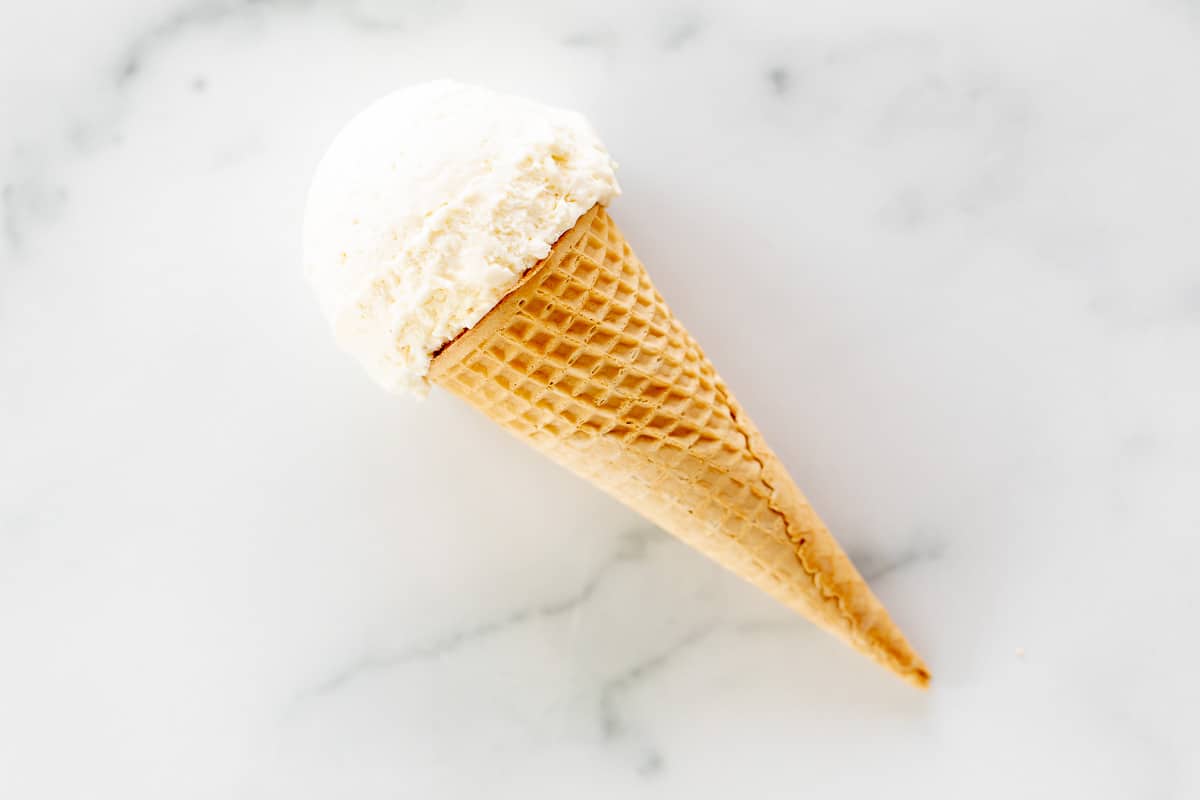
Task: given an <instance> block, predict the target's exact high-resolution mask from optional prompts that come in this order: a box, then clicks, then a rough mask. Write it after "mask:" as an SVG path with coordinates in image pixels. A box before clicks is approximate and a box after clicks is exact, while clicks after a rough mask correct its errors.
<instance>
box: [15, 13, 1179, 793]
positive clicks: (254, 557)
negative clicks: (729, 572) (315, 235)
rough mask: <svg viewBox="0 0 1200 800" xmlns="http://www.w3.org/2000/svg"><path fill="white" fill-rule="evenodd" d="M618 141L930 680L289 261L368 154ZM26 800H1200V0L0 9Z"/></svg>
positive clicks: (18, 683) (622, 204)
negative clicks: (548, 132) (510, 104)
mask: <svg viewBox="0 0 1200 800" xmlns="http://www.w3.org/2000/svg"><path fill="white" fill-rule="evenodd" d="M439 76H453V77H457V78H459V79H461V80H466V81H472V82H480V83H485V84H488V85H491V86H494V87H496V88H499V89H503V90H508V91H513V92H518V93H522V94H526V95H529V96H533V97H537V98H539V99H542V100H545V101H549V102H556V103H561V104H565V105H570V106H573V107H576V108H579V109H580V110H583V111H584V112H586V113H587V114H588V115H589V116H591V117H592V119H593V120H594V121H595V122H596V125H597V127H598V128H599V130H600V132H601V134H602V135H603V136H604V137H605V139H606V141H607V142H608V143H609V145H610V147H611V149H612V151H613V152H614V153H615V154H616V156H617V158H618V160H619V161H620V162H621V179H622V182H623V184H624V188H625V196H624V197H623V198H622V199H621V200H620V201H619V202H618V203H617V205H616V206H615V208H614V215H615V216H616V217H617V218H618V220H619V221H620V222H621V223H622V226H623V228H624V229H625V231H626V233H627V234H628V236H629V237H630V239H631V241H632V242H633V243H634V245H635V246H636V247H637V248H638V250H639V252H640V254H641V255H642V257H643V260H645V261H646V262H647V264H648V265H649V267H650V269H651V271H652V273H653V274H654V275H655V276H656V280H657V281H658V284H659V287H660V289H661V290H662V292H663V293H664V295H665V296H666V297H667V298H668V299H669V300H670V301H671V302H672V304H673V306H674V307H675V309H676V311H677V313H678V314H679V315H680V317H681V318H683V319H684V320H685V322H687V323H688V325H689V327H691V329H692V330H693V332H694V333H695V334H696V336H697V338H698V339H700V340H701V342H702V343H704V345H705V346H706V348H707V350H708V351H709V354H710V355H711V356H712V358H713V360H714V362H715V363H716V364H717V365H718V366H719V367H720V368H721V370H722V372H723V373H724V375H725V377H726V378H727V380H728V382H729V383H730V384H731V385H732V386H733V387H734V389H735V391H737V392H738V394H739V396H740V397H741V399H742V400H743V402H744V404H745V405H746V406H747V407H748V409H749V410H750V412H751V413H752V414H753V415H754V416H755V417H756V419H757V421H758V422H759V424H760V427H761V428H762V429H763V430H764V432H765V433H766V434H767V436H768V439H770V440H771V441H772V442H773V444H774V446H775V449H776V450H777V451H778V452H779V453H780V454H781V456H782V457H783V458H784V460H785V461H786V462H787V463H788V464H789V465H790V466H791V468H792V470H793V473H794V474H795V475H796V476H797V479H798V481H799V482H800V483H801V485H802V486H804V487H805V489H806V490H807V492H808V493H809V495H810V497H811V499H812V500H813V502H814V505H816V507H817V508H818V509H819V510H820V511H821V512H822V513H823V515H824V516H825V517H826V518H827V520H828V521H829V523H830V524H831V527H833V528H834V530H835V531H836V532H837V534H838V535H839V537H840V538H841V540H842V541H843V543H844V544H845V545H846V547H847V549H849V550H850V551H851V553H852V554H853V555H854V556H855V557H856V559H857V560H858V561H859V563H860V565H861V566H862V568H863V570H864V572H866V573H867V574H868V575H869V576H870V577H871V578H872V580H873V585H874V586H875V588H876V589H877V591H878V593H879V594H880V595H881V596H882V597H883V598H884V600H885V601H886V602H887V603H888V605H889V607H890V608H891V609H892V611H893V613H894V615H895V616H896V618H897V619H898V620H899V621H900V623H901V624H902V626H903V627H904V628H905V630H906V632H907V633H908V634H909V636H910V638H911V639H912V640H913V642H914V643H915V644H916V645H917V646H918V647H919V648H920V649H921V650H922V652H923V653H924V655H925V656H926V657H927V659H928V661H929V663H930V664H931V666H932V668H933V670H934V674H935V688H934V689H933V690H932V691H931V692H930V693H928V694H927V695H920V694H918V693H917V692H915V691H913V690H911V689H909V688H908V687H907V686H905V685H903V684H901V683H900V682H899V681H896V680H894V679H892V678H890V677H889V676H888V675H887V674H885V673H883V672H882V671H880V670H878V669H877V668H876V667H874V666H873V665H871V664H870V663H868V662H867V661H866V660H864V659H861V658H859V657H857V656H856V655H855V654H853V653H851V652H849V651H848V650H846V649H845V648H843V647H842V646H841V645H839V644H838V643H837V642H835V641H833V640H831V639H829V638H828V637H825V636H823V635H821V634H819V633H818V632H817V631H816V630H815V629H813V628H812V627H811V626H809V625H807V624H806V623H804V622H803V621H800V620H796V619H793V618H791V617H789V615H788V614H787V613H786V612H783V611H781V610H780V609H778V608H776V607H774V606H773V605H772V604H771V603H770V602H769V601H768V600H766V599H765V598H763V597H761V596H759V595H758V594H757V593H755V591H753V590H752V589H750V588H748V587H745V586H743V585H740V584H739V583H738V582H737V581H736V580H734V579H732V578H730V577H728V576H726V575H725V574H723V573H721V572H720V571H719V570H718V569H716V568H715V567H713V566H710V565H709V564H707V563H705V562H704V561H702V560H701V559H700V558H699V557H698V556H696V555H694V554H693V553H691V552H690V551H688V550H687V549H685V548H684V547H682V546H681V545H679V544H677V543H675V542H674V541H673V540H670V539H668V538H667V537H666V536H665V535H664V534H662V533H661V532H658V531H656V530H654V529H652V528H651V527H650V526H648V525H647V524H645V523H643V522H641V521H640V520H639V519H637V518H636V517H634V516H633V515H632V514H631V513H629V512H627V511H625V510H624V509H622V508H620V507H618V506H617V505H616V504H615V503H613V502H611V501H609V500H607V499H606V498H605V497H603V496H601V495H599V494H598V493H597V492H595V491H593V490H592V489H590V488H589V487H588V486H586V485H582V484H580V483H578V482H577V481H575V480H574V479H573V478H571V477H570V476H568V475H566V474H565V473H561V472H560V471H558V470H557V469H556V468H555V467H553V466H551V465H550V464H548V463H545V462H543V461H541V460H540V459H539V458H538V457H537V456H535V455H534V454H532V453H529V452H526V451H525V450H523V449H522V448H521V447H520V445H519V444H517V443H515V442H513V441H509V440H508V439H507V438H506V437H505V435H504V434H503V433H501V432H500V431H498V430H494V429H493V428H491V427H490V426H489V424H487V423H486V422H485V421H483V420H481V419H476V418H475V417H474V416H473V415H472V413H471V412H470V411H468V410H467V409H465V408H463V407H461V406H459V405H458V404H457V403H456V402H455V401H453V399H452V398H449V397H448V396H446V395H444V394H439V393H435V394H434V396H433V397H432V398H431V399H430V400H429V401H428V402H426V403H423V404H421V403H414V402H411V401H409V400H406V399H402V398H393V397H389V396H386V395H384V394H383V393H381V392H380V391H378V390H377V389H376V388H375V387H374V386H373V385H371V384H370V383H369V381H368V380H367V379H366V377H365V376H364V375H362V374H361V373H360V372H359V370H358V368H357V367H356V366H355V364H353V363H352V362H351V361H350V360H349V359H348V358H346V357H344V356H343V355H342V354H341V353H339V352H337V351H336V349H335V347H334V345H333V343H332V341H331V339H330V337H329V335H328V333H327V331H326V329H325V326H324V323H323V321H322V320H321V318H320V316H319V314H318V312H317V308H316V304H315V302H314V301H313V299H312V298H311V297H310V295H309V292H308V288H307V287H306V285H305V284H304V282H303V281H302V279H301V275H300V267H299V262H300V257H299V247H298V237H299V225H300V215H301V211H302V204H303V198H304V192H305V189H306V184H307V181H308V177H309V175H310V172H311V170H312V168H313V166H314V164H315V161H316V159H317V158H318V156H319V154H320V153H321V151H322V149H323V148H324V146H325V144H326V143H327V142H328V140H329V139H330V137H331V136H332V134H333V133H334V132H335V130H336V129H337V128H338V126H339V125H340V124H341V122H342V121H343V120H345V119H346V118H347V116H348V115H350V114H351V113H353V112H354V111H355V110H357V109H358V108H359V107H361V106H362V105H364V104H365V103H367V102H368V101H370V100H371V99H373V98H374V97H376V96H377V95H380V94H382V93H384V92H387V91H388V90H390V89H393V88H395V87H397V86H401V85H404V84H407V83H410V82H413V81H417V80H423V79H428V78H432V77H439ZM0 177H2V183H3V195H2V219H0V222H2V224H0V232H2V237H0V796H2V797H5V798H21V799H22V800H25V798H97V797H104V798H109V797H111V798H122V800H130V799H133V798H164V797H171V798H214V797H231V798H275V797H278V798H290V799H291V800H305V799H307V798H327V797H338V798H346V797H350V798H364V799H367V800H369V799H371V798H395V797H439V798H440V797H448V798H454V797H462V798H467V797H484V796H486V797H556V798H557V797H570V798H590V797H624V798H642V797H653V798H659V797H683V796H687V797H709V796H711V797H721V796H730V794H731V793H734V792H736V793H737V794H739V795H740V796H746V797H756V796H765V797H798V796H809V795H810V794H811V796H822V797H876V796H884V795H885V794H886V796H888V797H922V798H928V797H939V798H940V797H946V798H960V797H975V798H980V797H984V798H990V797H1005V798H1008V797H1014V796H1016V797H1087V798H1092V799H1096V800H1099V799H1102V798H1155V799H1167V798H1192V797H1196V796H1198V794H1200V766H1198V764H1200V732H1198V731H1200V728H1198V724H1197V712H1198V710H1200V691H1198V688H1197V686H1198V682H1197V681H1196V679H1195V674H1196V663H1197V660H1198V659H1200V639H1198V637H1197V633H1198V631H1200V625H1198V624H1197V621H1196V616H1195V613H1196V609H1197V607H1198V606H1200V589H1198V588H1197V581H1196V578H1195V566H1194V565H1195V563H1196V561H1197V560H1198V559H1200V503H1198V502H1197V500H1198V498H1200V248H1198V246H1197V242H1198V238H1197V237H1198V232H1200V6H1198V5H1197V4H1196V3H1195V2H1187V1H1186V0H1157V1H1156V0H1146V1H1145V2H1134V1H1133V0H1129V1H1128V2H1120V1H1118V0H1103V1H1102V2H1094V1H1089V2H1084V1H1083V0H1076V1H1073V0H1051V1H1050V2H1028V1H1026V0H1017V1H1013V0H1004V1H1003V2H1001V1H1000V0H988V1H987V2H977V3H957V2H955V3H952V2H944V0H914V1H913V2H907V3H892V2H884V1H883V0H875V1H874V2H861V3H843V2H832V0H829V1H827V2H812V3H805V4H794V3H785V2H777V3H768V2H759V1H758V0H744V1H743V2H739V3H736V4H727V3H719V2H715V1H714V2H688V1H687V0H679V1H678V2H670V3H661V4H660V3H642V2H635V1H634V0H618V2H609V3H604V4H579V5H574V4H563V3H559V2H550V1H549V0H545V1H544V2H521V3H515V4H511V3H509V4H503V3H490V2H483V1H482V0H458V1H457V2H431V1H429V0H425V1H423V2H422V1H421V0H414V2H406V3H402V2H384V1H383V0H345V1H344V2H315V1H314V2H288V1H286V0H274V1H271V0H263V1H260V2H250V1H249V0H245V1H244V2H225V1H224V0H163V2H143V1H137V2H135V1H133V0H104V1H103V2H94V3H82V2H67V1H66V0H56V1H54V2H41V3H36V4H35V3H5V4H4V5H3V6H2V7H0Z"/></svg>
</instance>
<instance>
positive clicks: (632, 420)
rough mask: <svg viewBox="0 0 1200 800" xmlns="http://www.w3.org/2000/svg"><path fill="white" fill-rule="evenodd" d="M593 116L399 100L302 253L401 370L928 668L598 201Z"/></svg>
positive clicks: (858, 633)
mask: <svg viewBox="0 0 1200 800" xmlns="http://www.w3.org/2000/svg"><path fill="white" fill-rule="evenodd" d="M618 191H619V190H618V188H617V183H616V179H615V175H614V164H613V162H612V159H611V158H610V157H609V155H608V153H607V151H606V150H605V149H604V147H603V145H602V144H601V143H600V141H599V139H598V137H597V136H596V135H595V133H594V132H593V131H592V129H591V127H590V125H588V123H587V122H586V120H584V119H583V117H581V116H579V115H578V114H574V113H572V112H566V111H560V110H557V109H550V108H547V107H544V106H541V105H538V104H536V103H532V102H529V101H526V100H522V99H519V98H513V97H507V96H504V95H500V94H496V93H493V92H489V91H486V90H483V89H478V88H473V87H466V86H462V85H459V84H454V83H450V82H444V81H442V82H437V83H433V84H426V85H423V86H419V87H415V88H412V89H408V90H405V91H403V92H398V93H396V94H393V95H390V96H389V97H386V98H384V99H383V100H381V101H379V102H378V103H376V104H375V105H373V106H371V107H370V108H368V109H367V110H366V111H365V112H363V113H362V114H361V115H359V116H358V117H356V118H355V119H354V120H353V121H352V122H351V123H350V124H349V125H348V126H347V127H346V128H345V129H344V130H343V132H342V133H341V134H340V135H339V136H338V138H337V140H336V141H335V142H334V144H333V145H332V146H331V148H330V150H329V152H328V154H327V155H326V156H325V158H324V160H323V161H322V163H321V165H320V167H318V171H317V176H316V178H315V179H314V182H313V187H312V190H311V193H310V197H309V205H308V212H307V216H306V220H305V268H306V272H307V274H308V276H309V278H310V280H311V281H312V283H313V285H314V287H315V289H316V291H317V294H318V297H319V298H320V300H321V303H322V306H323V308H324V310H325V312H326V314H327V315H328V316H329V318H330V321H331V324H332V326H333V328H334V334H335V336H337V338H338V340H339V341H340V342H341V343H342V345H343V346H344V347H345V348H346V349H347V350H348V351H349V352H351V354H352V355H354V356H355V357H357V358H358V359H359V360H360V361H361V362H362V363H363V365H364V366H365V367H366V368H367V370H368V372H369V373H371V375H372V376H374V377H375V378H376V379H377V380H379V381H380V382H381V383H382V384H383V385H384V386H385V387H386V388H388V389H390V390H393V391H397V390H409V391H413V392H415V393H418V394H422V393H424V391H425V390H426V387H427V386H428V382H429V381H430V380H432V381H433V382H434V383H436V384H439V385H441V386H444V387H445V388H446V389H448V390H449V391H451V392H452V393H454V394H456V395H458V396H459V397H460V398H462V399H463V400H465V401H466V402H468V403H470V404H471V405H472V406H474V407H475V408H477V409H478V410H480V411H481V412H483V413H484V414H486V415H487V416H488V417H490V418H491V419H493V420H494V421H495V422H497V423H498V424H499V425H501V426H502V427H504V428H505V429H506V430H508V431H509V432H511V433H513V434H514V435H516V436H517V437H518V438H520V439H522V440H524V441H526V442H527V443H529V444H530V445H532V446H533V447H535V448H537V449H538V450H540V451H541V452H542V453H544V454H545V455H547V456H548V457H550V458H551V459H553V460H554V461H556V462H558V463H559V464H561V465H563V466H565V467H567V468H568V469H570V470H572V471H573V472H575V473H576V474H578V475H580V476H581V477H583V478H585V479H586V480H588V481H590V482H592V483H593V484H594V485H596V486H597V487H599V488H601V489H603V490H604V491H606V492H608V493H609V494H611V495H612V496H613V497H615V498H617V499H618V500H620V501H621V502H623V503H625V504H626V505H628V506H630V507H631V508H633V509H635V510H637V511H638V512H640V513H641V514H643V515H644V516H646V517H647V518H648V519H650V520H652V521H653V522H655V523H656V524H658V525H659V526H661V527H662V528H664V529H665V530H667V531H669V532H670V533H672V534H674V535H676V536H678V537H679V538H680V539H682V540H683V541H685V542H687V543H688V544H690V545H692V546H693V547H695V548H696V549H697V550H699V551H700V552H702V553H704V554H705V555H707V556H708V557H710V558H712V559H713V560H715V561H717V562H718V563H720V564H722V565H723V566H725V567H726V568H728V569H729V570H731V571H732V572H734V573H736V574H738V575H739V576H741V577H742V578H744V579H746V580H748V581H750V582H752V583H754V584H755V585H756V586H758V587H760V588H761V589H763V590H764V591H766V592H767V593H768V594H770V595H771V596H773V597H775V598H776V599H777V600H779V601H780V602H782V603H784V604H785V605H787V606H788V607H790V608H792V609H794V610H795V611H797V612H799V613H800V614H803V615H804V616H805V617H807V618H809V619H811V620H812V621H814V622H815V623H817V624H818V625H820V626H821V627H823V628H824V629H826V630H827V631H829V632H831V633H833V634H835V635H837V636H838V637H840V638H841V639H843V640H845V641H846V642H847V643H849V644H850V645H851V646H853V647H855V648H856V649H858V650H860V651H861V652H863V653H864V654H866V655H868V656H870V657H871V658H873V659H874V660H875V661H877V662H878V663H880V664H882V665H883V666H885V667H887V668H888V669H890V670H892V671H893V672H894V673H896V674H897V675H899V676H900V677H902V678H904V679H905V680H907V681H909V682H910V683H913V684H915V685H917V686H922V687H923V686H926V685H927V684H928V682H929V671H928V669H927V668H926V667H925V665H924V663H923V662H922V661H921V659H920V657H919V656H918V655H917V654H916V652H915V651H914V650H913V648H912V647H911V646H910V645H909V644H908V642H907V641H906V640H905V638H904V636H903V635H902V634H901V633H900V630H899V629H898V628H897V627H896V625H895V624H894V623H893V622H892V620H891V619H890V617H889V616H888V614H887V611H886V610H885V609H884V608H883V606H882V604H881V603H880V602H879V601H878V600H877V599H876V598H875V596H874V595H873V594H872V592H871V590H870V589H869V588H868V587H867V585H866V582H865V581H864V580H863V579H862V577H861V576H860V575H859V573H858V572H857V570H856V569H855V568H854V566H853V564H851V562H850V560H849V558H847V556H846V555H845V553H844V552H843V551H842V549H841V548H840V547H839V545H838V544H837V542H836V541H835V540H834V538H833V536H832V535H831V534H830V533H829V531H828V529H827V528H826V527H825V526H824V524H822V522H821V520H820V519H819V518H818V517H817V515H816V514H815V513H814V512H813V510H812V509H811V508H810V507H809V505H808V503H807V501H806V500H805V499H804V496H803V494H802V493H801V492H800V490H799V489H798V488H797V486H796V484H795V483H794V482H793V480H792V479H791V477H790V476H789V474H788V472H787V470H786V468H785V467H784V466H783V464H782V463H781V462H780V461H779V459H778V458H777V457H776V456H775V454H774V453H773V452H772V451H771V449H770V448H769V447H768V446H767V444H766V442H765V441H763V438H762V436H761V434H760V433H759V432H758V429H757V428H756V427H755V426H754V424H753V422H751V420H750V419H749V417H748V416H747V415H746V413H745V411H744V410H743V409H742V408H741V406H739V405H738V403H737V400H736V399H735V398H734V397H733V395H732V394H731V393H730V391H729V390H728V388H727V387H726V386H725V384H724V383H723V382H722V380H721V378H720V376H719V375H718V374H717V372H716V370H715V369H714V368H713V366H712V364H711V363H710V362H709V361H708V359H707V358H706V357H705V356H704V353H703V351H701V349H700V347H699V346H698V345H697V344H696V342H695V341H694V340H693V339H692V337H691V336H690V335H689V334H688V332H687V330H686V329H685V328H684V327H683V325H682V324H680V322H679V321H678V320H677V319H676V318H675V316H674V315H673V314H672V313H671V312H670V309H669V308H668V307H667V305H666V303H665V302H664V301H663V299H662V297H661V296H660V295H659V294H658V292H657V291H656V290H655V288H654V286H653V284H652V283H651V281H650V278H649V276H648V275H647V273H646V270H645V269H644V268H643V266H642V264H641V262H639V261H638V259H637V258H636V256H635V255H634V254H633V251H632V249H631V248H630V247H629V245H628V244H627V243H626V241H625V239H624V237H623V236H622V235H621V232H620V230H619V229H618V228H617V226H616V225H615V224H614V223H613V221H612V220H611V218H610V217H609V215H608V213H607V210H606V208H605V205H606V204H607V203H608V202H609V201H611V200H612V199H613V198H614V197H615V196H616V194H617V193H618Z"/></svg>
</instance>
